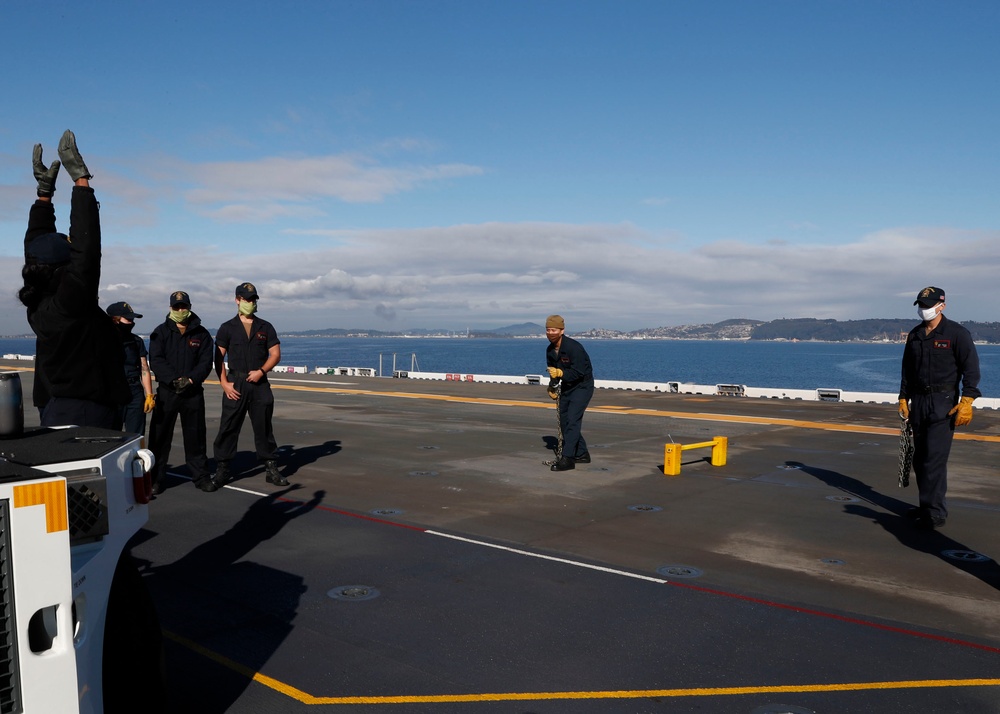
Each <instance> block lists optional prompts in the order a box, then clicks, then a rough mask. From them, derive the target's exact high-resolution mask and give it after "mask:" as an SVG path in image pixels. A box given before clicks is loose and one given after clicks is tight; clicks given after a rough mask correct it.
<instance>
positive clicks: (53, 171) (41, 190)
mask: <svg viewBox="0 0 1000 714" xmlns="http://www.w3.org/2000/svg"><path fill="white" fill-rule="evenodd" d="M31 165H32V167H33V168H34V170H35V180H36V181H37V182H38V195H39V196H46V197H47V196H51V195H52V194H53V193H55V192H56V176H58V175H59V162H58V161H53V162H52V164H51V165H50V166H49V168H45V164H43V163H42V145H41V144H35V150H34V151H32V152H31Z"/></svg>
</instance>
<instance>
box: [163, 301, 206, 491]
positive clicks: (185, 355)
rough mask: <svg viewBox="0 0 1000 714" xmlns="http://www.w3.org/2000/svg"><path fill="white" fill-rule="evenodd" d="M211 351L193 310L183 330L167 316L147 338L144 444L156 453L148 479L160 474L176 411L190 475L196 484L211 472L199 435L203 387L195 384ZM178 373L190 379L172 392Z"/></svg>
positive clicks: (203, 373)
mask: <svg viewBox="0 0 1000 714" xmlns="http://www.w3.org/2000/svg"><path fill="white" fill-rule="evenodd" d="M212 353H213V348H212V336H211V335H210V334H209V333H208V330H206V329H205V328H204V327H203V326H202V324H201V319H200V318H199V317H198V316H197V315H195V314H194V313H191V317H190V318H189V319H188V323H187V327H186V328H185V330H184V332H181V330H180V328H179V327H178V326H177V323H176V322H174V321H173V320H171V319H170V318H169V317H168V318H167V319H166V320H165V321H164V322H163V324H161V325H159V326H158V327H157V328H156V329H155V330H153V332H152V334H150V336H149V369H150V370H151V371H152V372H153V374H154V375H155V376H156V406H155V407H153V418H152V419H151V420H150V423H149V448H150V450H151V451H152V452H153V456H155V457H156V464H155V465H154V466H153V482H154V483H158V482H160V480H161V479H162V477H163V475H164V474H165V473H166V469H167V459H168V458H169V457H170V445H171V442H172V441H173V438H174V424H176V423H177V416H178V415H180V417H181V433H182V434H183V435H184V459H185V461H186V462H187V467H188V471H189V472H190V475H191V478H192V479H193V480H194V481H195V482H196V483H197V482H198V481H201V480H202V479H204V478H208V477H210V476H211V474H210V473H209V470H208V454H207V451H208V437H207V435H206V433H205V390H204V389H203V387H202V386H201V385H202V382H204V381H205V378H206V377H208V375H209V373H211V371H212ZM179 377H187V378H189V379H190V380H191V382H192V383H191V384H190V385H188V386H187V387H185V388H184V389H182V390H180V391H178V390H177V389H176V387H175V386H174V384H173V382H174V380H176V379H178V378H179Z"/></svg>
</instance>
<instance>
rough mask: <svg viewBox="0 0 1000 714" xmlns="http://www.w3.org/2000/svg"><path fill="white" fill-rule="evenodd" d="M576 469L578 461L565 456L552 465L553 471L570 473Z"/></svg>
mask: <svg viewBox="0 0 1000 714" xmlns="http://www.w3.org/2000/svg"><path fill="white" fill-rule="evenodd" d="M575 468H576V461H574V460H573V459H571V458H570V457H568V456H563V457H562V458H561V459H559V460H558V461H556V462H555V463H554V464H552V470H553V471H569V470H570V469H575Z"/></svg>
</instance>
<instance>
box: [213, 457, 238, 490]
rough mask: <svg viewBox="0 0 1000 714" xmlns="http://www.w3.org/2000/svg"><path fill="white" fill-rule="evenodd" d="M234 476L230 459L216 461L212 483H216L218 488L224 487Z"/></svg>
mask: <svg viewBox="0 0 1000 714" xmlns="http://www.w3.org/2000/svg"><path fill="white" fill-rule="evenodd" d="M232 478H233V477H232V474H230V473H229V462H228V461H219V462H218V463H216V465H215V473H214V474H212V483H214V484H215V485H216V487H217V488H222V487H223V486H225V485H226V484H227V483H229V482H230V481H231V480H232Z"/></svg>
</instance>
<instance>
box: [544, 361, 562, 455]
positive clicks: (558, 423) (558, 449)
mask: <svg viewBox="0 0 1000 714" xmlns="http://www.w3.org/2000/svg"><path fill="white" fill-rule="evenodd" d="M555 393H556V434H558V435H559V443H557V444H556V458H555V459H554V460H553V459H550V460H548V461H543V462H542V463H543V464H545V465H546V466H552V465H553V464H555V463H556V462H558V461H560V460H561V459H562V451H563V433H562V419H560V418H559V402H560V401H562V380H561V379H560V380H559V381H558V382H556V386H555Z"/></svg>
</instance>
